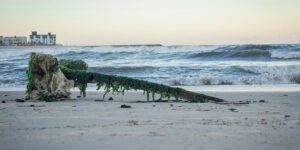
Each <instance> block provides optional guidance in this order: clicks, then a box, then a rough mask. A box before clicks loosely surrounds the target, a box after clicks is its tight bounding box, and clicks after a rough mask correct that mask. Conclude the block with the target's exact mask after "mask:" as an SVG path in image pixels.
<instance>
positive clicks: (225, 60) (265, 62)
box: [0, 45, 300, 88]
mask: <svg viewBox="0 0 300 150" xmlns="http://www.w3.org/2000/svg"><path fill="white" fill-rule="evenodd" d="M31 52H42V53H47V54H52V55H55V56H56V57H57V58H58V59H82V60H84V61H86V62H87V63H88V65H89V71H94V72H99V73H104V74H112V75H120V76H129V77H133V78H138V79H142V80H148V81H152V82H157V83H163V84H167V85H182V86H201V85H276V84H277V85H279V84H280V85H282V84H297V78H298V79H299V76H300V45H209V46H207V45H197V46H196V45H194V46H180V45H179V46H177V45H170V46H153V45H149V46H147V45H144V46H65V47H23V48H12V47H3V48H0V88H7V87H25V85H26V73H25V71H26V67H27V66H28V60H29V56H30V53H31Z"/></svg>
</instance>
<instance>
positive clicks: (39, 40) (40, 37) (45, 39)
mask: <svg viewBox="0 0 300 150" xmlns="http://www.w3.org/2000/svg"><path fill="white" fill-rule="evenodd" d="M29 44H30V45H56V35H55V34H51V33H50V32H49V33H48V34H37V32H36V31H33V32H32V33H31V35H30V36H29Z"/></svg>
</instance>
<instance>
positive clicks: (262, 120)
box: [260, 118, 268, 124]
mask: <svg viewBox="0 0 300 150" xmlns="http://www.w3.org/2000/svg"><path fill="white" fill-rule="evenodd" d="M260 123H261V124H268V122H267V120H266V119H264V118H263V119H261V120H260Z"/></svg>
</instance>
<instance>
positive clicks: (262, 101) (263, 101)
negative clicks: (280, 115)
mask: <svg viewBox="0 0 300 150" xmlns="http://www.w3.org/2000/svg"><path fill="white" fill-rule="evenodd" d="M258 102H260V103H265V102H267V101H265V100H263V99H261V100H259V101H258Z"/></svg>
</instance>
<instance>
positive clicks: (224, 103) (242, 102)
mask: <svg viewBox="0 0 300 150" xmlns="http://www.w3.org/2000/svg"><path fill="white" fill-rule="evenodd" d="M216 104H223V105H229V104H233V105H239V104H249V102H248V101H239V102H218V103H216Z"/></svg>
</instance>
